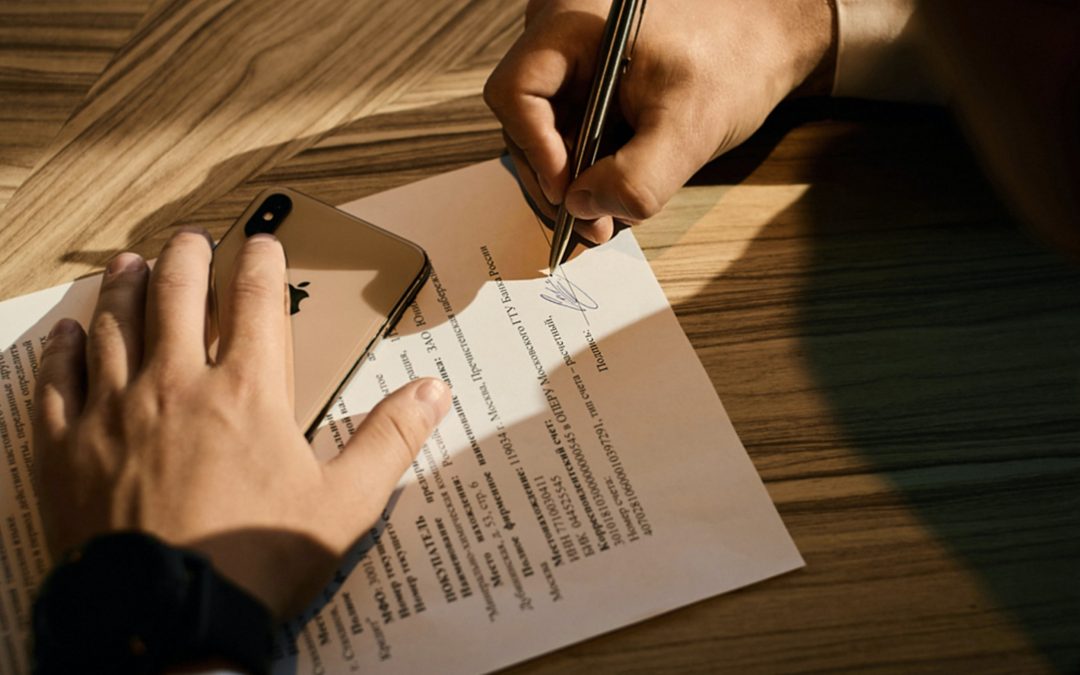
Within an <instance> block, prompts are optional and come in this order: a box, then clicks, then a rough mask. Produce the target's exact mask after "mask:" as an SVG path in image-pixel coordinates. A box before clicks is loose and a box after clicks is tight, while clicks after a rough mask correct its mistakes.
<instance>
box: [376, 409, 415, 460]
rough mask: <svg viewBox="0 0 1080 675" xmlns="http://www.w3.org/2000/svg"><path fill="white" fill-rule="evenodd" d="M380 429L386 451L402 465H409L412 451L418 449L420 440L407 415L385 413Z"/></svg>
mask: <svg viewBox="0 0 1080 675" xmlns="http://www.w3.org/2000/svg"><path fill="white" fill-rule="evenodd" d="M381 427H382V429H383V436H384V437H385V441H386V444H385V445H386V449H387V451H388V452H390V453H392V454H393V455H394V456H395V458H396V459H397V460H398V461H399V462H400V463H401V464H402V465H408V464H409V463H411V462H412V460H413V455H414V451H415V450H416V449H417V448H419V446H420V443H421V441H422V439H418V438H417V436H418V434H417V433H416V430H415V429H414V428H413V425H412V424H410V420H409V419H408V414H407V413H406V412H405V411H403V410H391V411H387V414H386V415H385V417H384V418H383V424H382V425H381Z"/></svg>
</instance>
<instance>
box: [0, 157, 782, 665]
mask: <svg viewBox="0 0 1080 675" xmlns="http://www.w3.org/2000/svg"><path fill="white" fill-rule="evenodd" d="M343 208H345V210H347V211H349V212H351V213H354V214H356V215H358V216H360V217H362V218H364V219H366V220H369V221H371V222H374V223H376V224H379V225H381V226H383V227H385V228H387V229H389V230H391V231H393V232H396V233H397V234H400V235H402V236H404V237H406V238H408V239H411V240H413V241H415V242H417V243H419V244H420V245H421V246H423V247H424V248H425V249H426V250H427V252H428V254H429V256H430V258H431V261H432V264H433V268H434V273H433V274H432V277H431V280H430V281H429V282H428V283H427V285H426V286H425V287H424V289H423V290H422V291H421V293H420V295H419V296H418V299H417V301H416V303H415V304H414V305H413V306H412V307H411V308H410V309H409V310H408V311H406V313H405V315H404V317H403V318H402V320H401V322H400V324H399V325H398V328H397V330H396V331H395V333H394V334H393V335H391V336H390V337H388V338H387V339H385V340H384V341H383V342H382V344H381V345H380V346H379V347H378V349H377V350H376V351H375V352H374V353H373V354H372V356H371V357H370V358H369V359H368V361H367V363H365V364H364V365H363V367H362V368H361V370H360V371H359V374H358V375H357V376H356V377H355V378H354V380H353V382H352V383H351V384H350V385H349V386H348V387H347V389H346V391H345V393H344V395H343V396H342V399H341V400H340V401H339V402H338V403H337V404H336V405H334V406H333V407H332V409H331V411H330V414H329V415H328V417H327V419H326V421H325V423H324V427H323V428H322V430H321V431H320V433H319V435H318V436H317V438H316V442H315V448H316V452H317V453H319V455H320V456H323V457H328V456H331V455H333V454H334V453H335V452H336V451H337V447H338V446H339V445H340V444H341V443H342V442H343V441H344V440H345V439H347V438H348V436H349V434H350V433H351V431H352V430H353V429H354V428H355V426H356V424H357V422H358V419H359V418H360V417H361V416H362V415H363V414H364V412H365V411H368V410H370V409H371V408H372V406H374V405H375V403H377V402H378V401H379V400H380V399H381V398H382V397H383V396H385V395H386V394H387V393H388V392H390V391H392V390H394V389H395V388H397V387H398V386H400V385H402V384H404V383H405V382H407V381H408V380H410V379H413V378H416V377H423V376H434V377H440V378H442V379H443V380H445V381H446V382H448V383H449V384H450V385H451V387H452V389H453V406H452V407H451V410H450V413H449V414H448V416H447V417H446V419H445V420H444V421H443V422H442V424H440V425H439V427H438V429H437V431H436V433H435V434H434V435H433V436H432V437H431V438H430V439H429V440H428V442H427V443H426V444H425V445H424V447H423V449H422V450H421V452H420V454H419V456H418V457H417V459H416V461H415V462H414V463H413V465H412V467H411V469H409V470H408V471H407V472H406V474H405V476H404V477H403V478H402V481H401V484H400V486H399V488H400V489H399V490H398V492H397V494H396V496H395V498H394V499H393V500H392V502H391V504H390V505H389V507H388V509H387V514H386V515H387V516H388V518H387V520H385V521H384V522H382V523H380V525H379V526H378V527H377V534H375V533H373V534H370V535H368V536H367V537H365V541H364V542H361V545H360V547H359V549H360V550H362V551H363V555H362V556H359V555H358V556H354V559H353V560H351V561H349V564H348V565H346V567H345V568H344V571H343V573H342V574H340V575H339V579H338V582H337V584H336V585H335V588H334V589H333V593H332V594H331V593H330V592H329V591H328V592H327V593H326V594H324V597H323V598H322V599H321V600H320V602H319V603H317V605H316V609H315V610H314V613H313V614H312V615H309V616H308V617H306V620H304V621H294V622H293V623H292V624H290V626H289V627H288V628H287V630H286V631H284V633H283V634H284V635H285V637H284V638H283V639H282V640H281V641H280V644H279V647H278V649H279V652H280V653H279V655H278V661H277V662H276V672H280V673H293V672H295V673H319V672H328V673H345V672H361V673H372V672H400V673H415V672H439V673H473V672H479V671H490V670H493V669H496V668H499V667H502V666H506V665H509V664H512V663H515V662H518V661H522V660H525V659H528V658H531V657H533V656H536V655H539V654H542V653H544V652H548V651H551V650H554V649H557V648H559V647H562V646H565V645H568V644H571V643H574V642H578V641H581V640H583V639H586V638H588V637H591V636H595V635H598V634H600V633H604V632H608V631H611V630H613V629H615V628H618V627H620V626H625V625H627V624H631V623H634V622H637V621H641V620H642V619H646V618H648V617H651V616H655V615H657V614H661V613H663V612H666V611H669V610H672V609H674V608H676V607H680V606H682V605H686V604H688V603H692V602H695V601H697V600H701V599H704V598H707V597H709V596H713V595H716V594H719V593H724V592H726V591H730V590H732V589H735V588H739V587H741V586H745V585H747V584H751V583H754V582H757V581H761V580H763V579H766V578H768V577H771V576H774V575H777V574H781V573H783V572H787V571H790V570H793V569H795V568H797V567H800V566H801V565H802V564H803V563H802V559H801V558H800V556H799V553H798V551H797V550H796V548H795V546H794V544H793V543H792V541H791V538H790V537H789V536H788V534H787V531H786V530H785V529H784V526H783V523H782V522H781V521H780V518H779V516H778V515H777V513H776V510H775V508H774V506H773V504H772V502H771V500H770V499H769V496H768V494H767V492H766V491H765V488H764V486H763V485H762V483H761V481H760V479H759V478H758V475H757V473H756V472H755V470H754V467H753V465H752V464H751V462H750V460H749V458H748V457H747V455H746V451H745V450H744V449H743V447H742V444H741V443H740V442H739V438H738V436H737V435H736V433H735V430H734V429H733V428H732V426H731V423H730V421H729V420H728V417H727V415H726V414H725V412H724V409H723V407H722V406H721V404H720V401H719V399H718V398H717V396H716V392H715V391H714V390H713V387H712V384H711V383H710V381H709V378H708V376H707V375H706V373H705V371H704V369H703V368H702V366H701V364H700V362H699V361H698V359H697V357H696V355H695V354H694V351H693V349H692V347H691V346H690V343H689V342H688V341H687V339H686V336H685V335H684V334H683V332H682V330H681V328H680V327H679V324H678V322H677V321H676V319H675V316H674V314H673V313H672V311H671V308H670V306H669V305H668V302H667V300H666V299H665V297H664V294H663V292H662V291H661V289H660V286H659V285H658V284H657V282H656V279H655V277H654V276H653V274H652V271H651V270H650V268H649V265H648V263H647V262H646V261H645V258H644V256H643V255H642V253H641V250H640V249H639V248H638V245H637V242H636V241H635V239H634V237H633V235H632V233H631V232H630V231H629V230H625V231H623V232H621V233H620V234H619V235H618V236H616V237H615V238H614V239H613V240H612V241H611V242H609V243H608V244H605V245H603V246H599V247H596V248H593V249H590V250H586V251H584V252H581V253H579V254H578V255H577V257H575V258H574V259H573V260H572V261H570V262H569V263H567V264H565V265H564V266H563V267H562V268H561V269H560V270H559V271H558V272H557V273H556V274H555V275H554V276H551V277H549V276H547V275H546V273H545V271H544V269H543V268H544V266H545V265H546V261H547V255H548V250H549V244H548V237H549V236H550V233H549V231H548V230H546V228H544V226H543V225H542V224H541V223H540V222H539V221H538V220H537V218H536V216H535V215H534V214H533V212H532V211H531V210H530V209H529V207H528V205H527V203H526V201H525V199H524V197H523V195H522V193H521V191H520V189H519V188H518V185H517V183H516V181H515V179H514V177H513V176H512V174H511V173H510V172H509V171H508V170H507V169H506V168H505V166H504V165H503V164H502V163H500V162H498V161H491V162H487V163H484V164H479V165H476V166H473V167H470V168H467V169H462V170H460V171H455V172H453V173H448V174H444V175H442V176H438V177H435V178H431V179H429V180H425V181H421V182H419V183H415V184H412V185H408V186H405V187H403V188H399V189H396V190H392V191H389V192H385V193H382V194H379V195H375V196H373V197H369V198H366V199H362V200H360V201H357V202H353V203H351V204H347V205H345V206H344V207H343ZM97 285H98V280H97V279H96V278H94V279H85V280H82V281H78V282H75V283H74V284H68V285H65V286H60V287H57V288H53V289H49V290H47V291H42V292H40V293H35V294H32V295H29V296H24V297H22V298H16V299H14V300H9V301H7V302H4V303H0V347H3V348H4V351H3V352H0V387H2V390H0V396H2V399H3V400H0V434H2V437H3V452H4V462H5V468H6V470H5V471H4V472H3V476H0V521H2V522H0V635H2V641H3V644H2V645H0V671H2V672H5V673H18V672H26V670H27V651H26V650H27V636H28V632H29V617H30V605H31V602H32V597H33V592H34V589H35V588H36V586H37V585H38V584H39V583H40V581H41V579H42V577H43V575H44V574H45V571H46V569H47V568H48V564H49V563H48V558H47V554H46V552H45V550H44V540H43V537H42V533H41V529H40V521H39V520H38V517H37V508H36V497H35V495H34V492H33V487H32V485H31V479H30V468H31V465H32V463H33V456H32V452H31V447H30V415H31V410H30V407H31V403H30V395H31V392H32V388H33V379H34V372H35V371H36V368H37V364H38V358H39V355H40V346H41V344H42V342H43V339H44V336H45V334H46V333H47V332H48V330H49V328H50V327H51V325H52V323H53V322H55V321H56V320H57V319H59V318H60V317H62V316H72V317H75V318H77V319H79V320H81V321H84V322H85V320H86V318H87V317H88V315H89V313H90V309H91V307H92V303H93V301H94V297H95V295H96V292H97ZM722 329H723V328H722V327H721V326H718V327H717V330H722Z"/></svg>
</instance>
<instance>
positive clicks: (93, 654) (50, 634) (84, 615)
mask: <svg viewBox="0 0 1080 675" xmlns="http://www.w3.org/2000/svg"><path fill="white" fill-rule="evenodd" d="M33 621H34V646H33V656H34V672H35V673H41V674H43V675H47V674H51V673H71V672H103V673H104V672H108V673H158V672H161V671H162V670H163V669H165V668H168V667H170V666H174V665H180V664H184V663H192V662H199V661H203V660H219V661H220V660H225V661H228V662H230V663H233V664H235V665H236V666H238V667H240V668H242V669H243V670H244V671H246V672H250V673H256V674H262V673H268V672H269V670H270V652H271V648H272V646H273V623H272V618H271V616H270V613H269V612H268V611H267V609H266V608H265V607H264V606H263V605H262V603H260V602H259V601H257V600H256V599H255V598H253V597H251V596H250V595H249V594H248V593H246V592H245V591H244V590H242V589H241V588H239V587H238V586H236V585H235V584H233V583H232V582H231V581H229V580H228V579H226V578H224V577H223V576H221V575H220V574H218V572H217V571H216V570H215V569H214V568H213V566H212V565H211V564H210V561H209V560H207V559H206V558H205V557H204V556H202V555H200V554H198V553H195V552H193V551H188V550H184V549H179V548H174V547H172V546H169V545H167V544H165V543H164V542H162V541H161V540H159V539H157V538H156V537H152V536H150V535H147V534H144V533H140V532H118V533H113V534H108V535H103V536H101V537H97V538H95V539H92V540H91V541H90V542H88V543H87V544H86V545H85V546H83V547H81V548H80V549H78V550H76V551H73V552H72V553H70V554H69V555H68V556H65V559H64V561H63V562H62V563H61V564H59V565H57V566H56V568H55V569H54V570H53V571H52V573H51V574H50V575H49V577H48V578H47V579H46V580H45V583H44V584H43V585H42V587H41V590H40V593H39V594H38V598H37V600H36V601H35V603H34V619H33Z"/></svg>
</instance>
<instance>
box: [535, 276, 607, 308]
mask: <svg viewBox="0 0 1080 675" xmlns="http://www.w3.org/2000/svg"><path fill="white" fill-rule="evenodd" d="M540 297H541V298H543V299H544V300H547V301H548V302H550V303H552V304H555V305H558V306H560V307H567V308H569V309H574V310H577V311H579V312H585V311H586V310H590V309H597V308H598V307H600V305H598V304H597V303H596V301H595V300H593V299H592V297H591V296H590V295H589V294H588V293H586V292H585V291H584V289H582V288H581V287H580V286H578V285H577V284H575V283H573V282H572V281H570V280H569V279H566V278H562V279H558V278H556V277H548V278H547V280H546V281H545V282H544V292H543V293H541V294H540Z"/></svg>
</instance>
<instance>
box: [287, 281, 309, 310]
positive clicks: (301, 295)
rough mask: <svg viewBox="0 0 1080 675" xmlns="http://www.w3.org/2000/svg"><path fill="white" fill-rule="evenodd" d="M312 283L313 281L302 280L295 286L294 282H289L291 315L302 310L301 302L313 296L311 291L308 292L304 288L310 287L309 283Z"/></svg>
mask: <svg viewBox="0 0 1080 675" xmlns="http://www.w3.org/2000/svg"><path fill="white" fill-rule="evenodd" d="M310 283H311V282H310V281H301V282H300V283H298V284H296V285H295V286H293V285H292V284H289V315H290V316H292V315H293V314H296V313H297V312H299V311H300V303H301V302H303V301H304V300H305V299H307V298H308V297H310V296H311V293H308V292H307V291H305V290H304V289H305V288H307V287H308V284H310Z"/></svg>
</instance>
